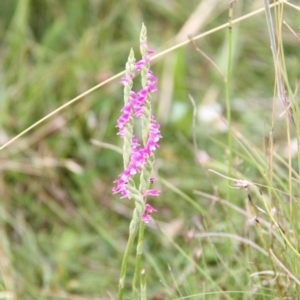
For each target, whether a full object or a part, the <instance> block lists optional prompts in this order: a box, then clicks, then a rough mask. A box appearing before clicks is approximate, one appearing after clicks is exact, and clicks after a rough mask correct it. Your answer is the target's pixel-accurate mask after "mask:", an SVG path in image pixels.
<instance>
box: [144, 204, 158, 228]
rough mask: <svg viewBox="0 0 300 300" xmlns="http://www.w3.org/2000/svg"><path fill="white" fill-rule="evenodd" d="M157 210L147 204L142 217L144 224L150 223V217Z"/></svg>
mask: <svg viewBox="0 0 300 300" xmlns="http://www.w3.org/2000/svg"><path fill="white" fill-rule="evenodd" d="M156 211H157V210H156V209H154V208H153V207H152V206H151V205H150V204H146V205H145V210H144V213H143V215H142V222H144V223H148V222H149V221H150V215H151V214H152V213H153V212H156Z"/></svg>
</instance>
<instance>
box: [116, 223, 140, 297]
mask: <svg viewBox="0 0 300 300" xmlns="http://www.w3.org/2000/svg"><path fill="white" fill-rule="evenodd" d="M133 222H135V221H134V220H132V221H131V223H130V228H132V229H133V230H131V231H130V235H129V238H128V241H127V245H126V249H125V252H124V255H123V260H122V265H121V273H120V279H119V289H118V300H122V298H123V291H124V286H125V278H126V267H127V262H128V257H129V254H130V252H131V249H132V246H133V243H134V240H135V237H136V234H137V232H138V229H139V227H138V226H137V224H135V225H134V224H133Z"/></svg>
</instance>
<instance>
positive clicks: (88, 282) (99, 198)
mask: <svg viewBox="0 0 300 300" xmlns="http://www.w3.org/2000/svg"><path fill="white" fill-rule="evenodd" d="M225 2H226V3H227V1H222V0H220V1H216V3H217V4H216V6H215V7H214V9H212V10H210V9H209V7H208V6H204V5H203V11H202V13H201V16H198V17H197V18H201V20H202V19H203V22H204V24H202V27H201V26H200V25H199V27H200V28H195V27H193V26H192V27H190V28H189V33H190V34H192V35H196V33H198V32H204V31H205V30H209V29H212V28H215V27H217V26H219V25H221V24H223V23H225V22H227V21H228V9H229V7H228V3H227V4H226V5H225V4H224V3H225ZM200 3H202V4H204V3H209V1H205V0H203V1H200ZM210 3H213V1H212V2H210ZM198 4H199V1H196V0H193V1H189V4H188V5H187V4H186V1H170V0H162V1H153V0H147V1H139V0H133V1H125V0H122V1H118V3H117V2H115V1H101V0H99V1H86V0H77V1H58V0H46V1H41V0H32V1H30V0H19V1H1V3H0V35H1V36H2V39H1V44H0V56H1V61H2V64H1V65H2V67H1V68H0V122H1V123H0V124H1V130H0V141H1V145H3V144H4V143H5V142H6V141H8V140H9V139H11V138H13V137H14V136H15V135H16V134H18V133H20V132H21V131H22V130H24V129H26V128H27V127H28V126H30V125H32V124H33V123H34V122H36V121H38V120H39V119H41V118H42V117H44V116H45V115H46V114H48V113H50V112H52V111H53V110H54V109H56V108H57V107H59V106H61V105H63V104H65V103H66V102H67V101H68V100H70V99H72V98H74V97H75V96H77V95H79V94H81V93H83V92H84V91H86V90H88V89H89V88H91V87H93V86H95V85H96V84H98V83H99V82H101V81H103V80H105V79H107V78H109V77H110V76H112V75H114V74H117V73H119V72H121V71H122V70H124V63H125V62H126V59H127V56H128V52H129V50H130V48H131V47H133V48H134V49H135V50H137V51H135V52H136V53H138V52H139V51H138V47H139V43H138V37H139V32H140V28H141V24H142V22H144V23H145V24H146V26H147V28H148V42H149V46H150V48H153V49H155V50H156V53H159V52H160V51H161V50H162V49H166V48H167V47H170V46H171V45H174V44H176V43H177V42H178V40H177V39H176V38H175V37H176V35H177V34H178V32H179V31H180V29H181V28H182V27H183V25H184V24H185V22H186V20H187V19H188V18H189V17H191V16H192V13H193V12H194V11H195V10H196V8H197V5H198ZM211 5H214V4H211ZM262 5H263V1H249V2H248V1H238V2H237V3H236V4H234V5H233V12H234V18H237V17H239V16H244V15H246V14H247V13H249V12H251V11H253V10H255V9H257V8H259V7H262ZM276 9H277V10H276V13H274V16H275V18H274V19H276V22H274V24H275V25H276V26H278V24H281V21H282V20H281V17H280V12H281V10H280V9H279V6H277V8H276ZM272 11H273V12H274V10H272ZM283 19H284V20H285V21H286V22H287V23H288V24H289V26H290V27H291V28H293V29H294V30H295V31H297V30H298V27H299V24H298V19H299V11H297V10H295V9H293V8H292V7H290V6H287V5H286V4H285V5H284V12H283ZM194 26H196V25H194ZM276 32H277V33H278V32H279V31H276ZM281 32H282V51H284V52H282V53H283V55H282V56H281V58H280V61H281V62H282V65H284V66H285V69H284V71H283V73H284V80H285V84H286V86H287V95H288V96H289V97H290V100H291V102H292V107H293V113H294V115H293V116H294V119H295V121H296V126H294V125H292V123H291V122H287V121H286V118H285V117H286V114H283V116H282V117H279V115H280V114H282V113H283V112H284V111H285V108H284V106H283V105H282V103H281V102H280V100H279V99H277V98H276V97H274V91H276V87H275V86H274V78H275V77H274V74H275V71H274V63H273V59H272V53H271V50H270V41H269V35H268V30H267V25H266V19H265V16H264V14H263V13H259V14H256V15H253V16H252V17H251V18H249V19H247V20H244V21H242V22H240V23H237V24H235V25H234V26H233V38H232V46H233V51H232V66H231V86H230V89H231V113H232V132H231V133H230V134H232V141H233V143H232V147H231V149H228V145H227V140H228V139H227V135H228V133H227V132H226V130H224V128H225V127H226V126H225V127H224V122H223V121H222V120H223V118H225V116H226V96H225V83H224V81H223V79H222V78H221V76H219V74H218V72H217V71H216V70H215V69H214V67H213V66H212V64H211V63H210V62H209V61H208V60H206V59H205V58H204V57H203V56H201V55H200V54H199V53H198V52H197V51H196V50H195V48H194V47H193V46H192V45H187V46H186V47H184V48H181V49H179V50H175V51H174V52H172V53H169V54H167V55H166V56H163V57H160V59H159V60H157V61H155V64H154V65H153V69H154V73H155V75H156V76H157V77H158V79H159V84H158V88H159V91H158V92H157V94H156V98H154V99H153V101H154V113H155V114H157V115H158V116H159V118H160V120H159V121H161V122H162V126H161V131H162V135H163V137H164V138H163V139H162V140H161V143H160V149H159V150H158V151H157V160H156V164H155V168H156V172H157V173H158V176H159V180H158V182H157V183H155V184H156V185H157V186H158V187H159V188H161V189H162V194H161V196H160V197H159V198H158V199H157V201H156V203H155V205H154V206H155V208H157V209H158V212H157V213H156V214H153V217H154V219H155V222H152V223H150V224H149V226H148V227H146V232H145V246H144V247H145V251H144V252H145V257H144V262H145V264H144V265H143V266H142V267H143V268H145V270H146V279H147V291H148V297H149V299H184V297H186V298H187V297H189V299H275V298H278V299H283V298H284V297H294V299H297V298H298V297H299V294H300V290H299V284H298V282H297V281H296V280H298V281H299V279H298V278H299V274H300V270H299V263H298V262H299V255H297V251H298V245H299V222H298V212H299V207H298V206H299V204H298V199H299V196H300V195H299V194H300V192H299V180H300V176H299V161H300V154H299V153H298V152H297V150H294V148H295V147H294V146H293V145H294V143H295V144H297V143H298V141H297V137H299V121H298V115H299V103H298V102H299V101H298V99H299V91H298V86H299V75H300V73H299V72H300V71H299V70H300V69H299V64H298V61H299V40H297V38H296V37H295V36H294V35H293V34H292V32H291V31H290V30H289V29H288V28H287V27H285V26H284V25H282V30H281ZM177 37H178V35H177ZM178 39H179V38H178ZM279 40H280V39H279ZM196 43H197V44H198V46H199V48H200V49H201V50H202V51H204V52H205V53H206V54H207V55H208V56H209V57H210V59H212V60H213V61H214V62H216V64H217V65H218V67H219V68H220V70H221V72H223V73H224V74H225V73H226V64H227V61H228V53H227V49H228V35H227V31H226V29H223V30H220V31H217V32H215V33H212V34H209V35H207V36H206V37H204V38H202V39H201V40H199V41H196ZM166 87H170V90H171V91H168V89H166ZM189 95H191V96H192V98H193V99H194V101H195V104H196V106H197V113H198V115H197V124H196V127H195V128H193V126H192V121H193V106H192V104H191V102H190V99H189ZM273 98H274V99H273ZM122 104H123V99H122V88H121V87H120V86H119V85H118V83H117V81H115V82H111V83H109V84H106V85H105V86H103V87H101V88H100V89H99V90H97V91H95V92H93V93H91V94H89V95H88V96H85V97H84V98H82V99H81V100H79V101H78V102H77V103H75V104H74V105H71V106H69V107H68V108H66V109H64V110H63V111H62V112H60V113H59V114H58V115H56V116H53V117H52V118H51V119H49V120H47V121H46V122H44V123H43V124H41V125H39V126H38V127H36V128H35V129H33V130H32V131H30V132H29V133H28V134H26V135H25V136H23V137H21V138H20V139H18V140H16V141H15V142H14V143H13V144H11V145H10V146H8V147H7V148H5V149H3V150H2V151H1V152H0V159H1V177H0V191H1V202H0V271H1V272H0V273H1V276H0V292H1V293H3V295H6V296H3V297H6V299H22V300H23V299H25V300H26V299H28V300H31V299H42V300H44V299H45V300H46V299H49V300H50V299H75V298H76V297H77V296H78V297H80V296H82V297H83V298H86V299H87V298H90V299H94V298H95V299H114V298H115V297H116V290H117V286H118V278H119V271H120V264H121V258H122V255H123V251H124V248H125V243H126V241H127V234H128V225H129V220H130V219H131V215H132V210H133V207H134V204H133V203H132V202H131V201H128V200H120V199H118V197H115V196H113V195H112V193H111V188H112V186H113V183H112V182H113V180H115V178H116V177H117V175H118V174H119V173H120V170H121V169H122V158H121V155H120V154H119V153H118V152H116V151H113V150H111V149H110V148H109V147H107V146H106V145H103V146H102V147H98V146H96V145H95V144H94V143H92V142H91V140H92V139H93V140H98V141H101V142H104V143H107V144H110V145H117V146H121V142H120V141H119V139H118V138H117V136H116V128H115V121H116V119H117V118H118V116H119V110H120V109H121V107H122ZM273 107H274V114H272V110H273ZM213 108H214V109H216V110H217V112H218V113H217V114H215V117H211V118H210V119H209V120H207V118H205V117H203V114H201V111H202V112H203V111H204V116H206V117H207V116H208V114H209V113H210V112H211V110H212V109H213ZM271 132H272V135H270V133H271ZM194 133H195V135H196V138H197V144H198V149H197V150H196V153H195V149H194V144H193V134H194ZM288 136H290V140H291V141H290V142H289V139H288ZM229 151H232V155H233V156H232V173H231V177H233V178H234V179H236V180H248V181H249V182H250V183H255V184H253V185H252V184H249V186H242V187H241V186H240V188H239V189H233V188H232V190H231V192H230V199H226V195H227V191H228V187H229V186H230V188H231V186H232V185H234V184H236V183H240V182H239V181H228V180H227V179H226V178H223V177H221V176H219V175H217V174H216V173H212V172H210V171H208V170H209V169H212V170H213V171H214V172H218V173H221V174H223V175H224V176H227V175H228V160H229ZM196 157H197V158H196ZM198 159H201V161H202V166H201V165H200V164H199V163H198ZM243 183H245V182H243ZM249 197H250V198H249ZM274 208H275V209H276V213H274V214H272V212H273V211H272V212H271V209H274ZM268 209H269V211H268ZM254 217H256V218H254ZM275 221H276V222H275ZM289 243H290V245H289ZM269 249H271V251H269ZM275 257H276V258H275ZM279 262H281V263H282V265H280V263H279ZM129 264H131V265H133V264H134V260H131V261H129ZM284 267H285V268H286V269H284ZM292 275H294V276H295V278H296V280H295V278H293V277H292ZM132 276H133V274H131V273H129V274H128V277H127V278H128V282H127V283H126V286H125V287H126V289H127V288H128V291H130V283H131V280H130V279H131V277H132ZM1 296H2V294H1ZM126 296H127V297H130V293H129V292H128V294H126ZM93 297H94V298H93ZM78 299H79V298H78ZM125 299H126V297H125ZM128 299H129V298H128Z"/></svg>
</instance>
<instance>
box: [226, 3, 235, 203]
mask: <svg viewBox="0 0 300 300" xmlns="http://www.w3.org/2000/svg"><path fill="white" fill-rule="evenodd" d="M233 3H234V2H233V1H232V2H231V3H230V7H229V22H228V24H229V25H228V59H227V71H226V117H227V122H228V140H227V143H228V148H229V153H228V176H229V177H231V167H232V156H233V152H232V136H231V97H230V79H231V74H230V71H231V58H232V5H233ZM230 194H231V188H230V187H228V189H227V198H228V199H230Z"/></svg>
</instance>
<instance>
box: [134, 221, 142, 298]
mask: <svg viewBox="0 0 300 300" xmlns="http://www.w3.org/2000/svg"><path fill="white" fill-rule="evenodd" d="M144 232H145V223H144V222H140V229H139V237H138V243H137V247H136V258H135V270H134V277H133V282H132V290H133V296H134V298H133V299H135V300H138V299H139V292H138V291H139V281H140V277H141V260H142V254H143V240H144Z"/></svg>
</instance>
